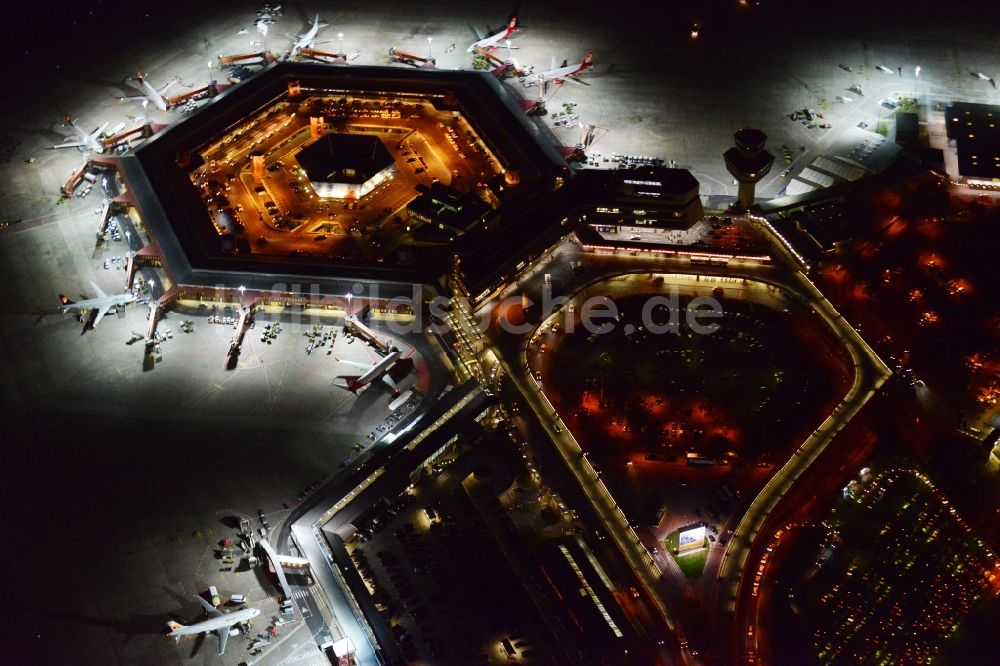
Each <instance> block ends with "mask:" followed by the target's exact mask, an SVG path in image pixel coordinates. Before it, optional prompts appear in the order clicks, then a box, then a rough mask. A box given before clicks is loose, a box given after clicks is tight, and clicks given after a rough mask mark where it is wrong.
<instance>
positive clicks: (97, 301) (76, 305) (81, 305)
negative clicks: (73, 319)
mask: <svg viewBox="0 0 1000 666" xmlns="http://www.w3.org/2000/svg"><path fill="white" fill-rule="evenodd" d="M90 286H91V287H93V288H94V291H96V292H97V297H96V298H88V299H86V300H83V301H79V302H77V301H71V300H70V299H69V298H68V297H67V296H66V295H65V294H59V302H60V303H61V304H62V311H63V313H66V312H69V311H70V310H75V311H77V312H80V313H81V314H82V313H84V312H87V311H88V310H97V316H96V317H95V318H94V323H93V328H97V325H98V324H100V323H101V319H103V318H104V315H106V314H108V311H109V310H111V308H112V307H118V306H119V305H125V304H126V303H131V302H133V301H135V300H136V295H135V294H133V293H132V292H128V291H127V292H125V293H124V294H116V295H114V296H108V295H107V294H105V293H104V291H103V290H102V289H101V288H100V287H98V286H97V285H96V284H94V283H93V282H91V283H90Z"/></svg>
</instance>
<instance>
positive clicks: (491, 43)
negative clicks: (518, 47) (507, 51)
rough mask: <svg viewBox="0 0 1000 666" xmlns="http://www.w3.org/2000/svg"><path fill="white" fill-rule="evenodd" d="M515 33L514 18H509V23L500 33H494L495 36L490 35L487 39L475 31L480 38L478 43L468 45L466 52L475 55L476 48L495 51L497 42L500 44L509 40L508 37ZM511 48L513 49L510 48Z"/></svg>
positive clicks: (515, 22) (515, 18) (515, 24)
mask: <svg viewBox="0 0 1000 666" xmlns="http://www.w3.org/2000/svg"><path fill="white" fill-rule="evenodd" d="M516 31H517V17H516V16H513V17H511V19H510V23H508V24H507V27H506V28H505V29H503V30H501V31H500V32H498V33H496V34H495V35H491V36H489V37H483V36H482V35H480V34H478V33H479V31H478V30H477V31H476V33H477V35H478V36H479V37H480V39H479V41H478V42H473V43H472V44H470V45H469V49H468V51H469V53H475V51H476V49H477V48H480V49H490V50H492V49H495V48H496V46H497V42H500V41H501V40H505V39H510V36H511V35H513V34H514V33H515V32H516ZM511 48H514V47H513V46H512V47H511Z"/></svg>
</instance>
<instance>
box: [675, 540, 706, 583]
mask: <svg viewBox="0 0 1000 666" xmlns="http://www.w3.org/2000/svg"><path fill="white" fill-rule="evenodd" d="M674 559H676V560H677V565H678V566H679V567H680V568H681V571H683V572H684V575H685V576H687V579H688V580H698V579H699V578H701V572H702V571H704V570H705V562H706V561H707V560H708V548H707V547H706V548H702V549H701V550H699V551H697V552H694V553H689V554H687V555H681V556H679V557H675V558H674Z"/></svg>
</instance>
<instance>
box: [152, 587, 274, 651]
mask: <svg viewBox="0 0 1000 666" xmlns="http://www.w3.org/2000/svg"><path fill="white" fill-rule="evenodd" d="M194 598H195V599H197V600H198V601H199V602H201V605H202V607H203V608H204V609H205V612H206V613H208V614H209V615H211V616H212V617H210V618H208V619H207V620H202V621H201V622H198V623H196V624H192V625H190V626H186V625H183V624H180V623H178V622H167V626H168V627H170V634H169V635H170V636H173V637H174V640H180V638H181V636H197V635H198V634H203V633H206V632H209V631H214V632H215V633H216V634H218V636H219V654H220V655H221V654H222V653H223V652H225V651H226V641H228V640H229V628H230V627H232V626H233V625H234V624H243V623H244V622H249V621H250V620H252V619H253V618H255V617H257V616H258V615H260V609H259V608H245V609H243V610H238V611H234V612H232V613H223V612H222V611H220V610H219V609H218V608H216V607H215V606H213V605H212V604H210V603H208V602H207V601H205V600H204V599H203V598H202V597H200V596H198V595H197V594H196V595H194Z"/></svg>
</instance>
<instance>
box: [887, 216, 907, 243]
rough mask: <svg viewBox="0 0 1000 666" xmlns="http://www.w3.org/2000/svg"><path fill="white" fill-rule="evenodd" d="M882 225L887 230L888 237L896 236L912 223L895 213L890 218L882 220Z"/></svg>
mask: <svg viewBox="0 0 1000 666" xmlns="http://www.w3.org/2000/svg"><path fill="white" fill-rule="evenodd" d="M880 226H881V228H882V230H883V231H884V232H885V235H886V237H887V238H896V237H897V236H899V235H900V234H902V233H903V232H904V231H906V229H907V227H909V226H910V225H909V224H908V223H907V222H906V220H904V219H902V218H900V217H899V216H898V215H893V216H892V217H890V218H889V219H887V220H885V221H884V222H882V224H881V225H880Z"/></svg>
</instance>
